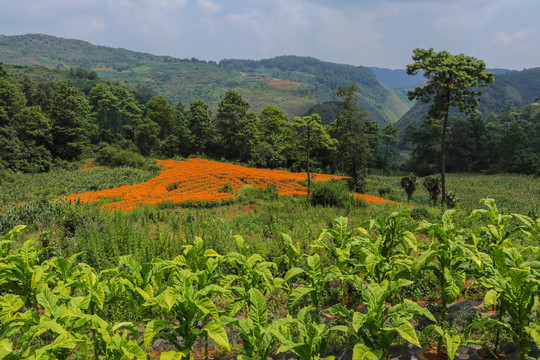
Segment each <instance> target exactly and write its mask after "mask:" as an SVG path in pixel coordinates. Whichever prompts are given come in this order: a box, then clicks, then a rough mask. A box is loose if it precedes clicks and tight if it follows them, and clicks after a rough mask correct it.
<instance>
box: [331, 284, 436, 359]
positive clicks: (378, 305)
mask: <svg viewBox="0 0 540 360" xmlns="http://www.w3.org/2000/svg"><path fill="white" fill-rule="evenodd" d="M411 283H412V282H411V281H409V280H405V279H399V280H397V281H387V280H384V281H382V282H381V283H380V284H379V283H375V282H373V283H371V284H370V285H369V286H367V287H366V288H365V289H363V290H362V300H363V303H364V304H365V305H366V313H365V314H364V313H361V312H358V311H355V310H349V309H347V308H346V307H344V306H343V305H341V304H336V305H334V306H332V307H331V308H330V313H332V314H339V315H341V316H342V317H343V318H344V319H345V320H346V321H347V322H348V323H349V324H350V325H351V326H352V330H351V328H350V327H349V326H344V325H338V326H334V327H333V328H332V330H334V331H342V332H345V333H347V334H350V335H352V336H353V337H355V338H356V339H358V340H359V341H361V343H359V344H358V345H356V346H355V347H354V353H353V359H364V358H366V359H378V360H385V359H387V357H388V350H389V348H390V345H391V344H392V343H394V342H395V341H396V340H397V339H398V338H400V337H401V338H402V339H404V340H405V341H407V342H409V343H411V344H414V345H416V346H420V343H419V341H418V337H417V335H416V331H415V329H414V327H413V325H412V324H411V320H412V318H413V317H414V316H415V315H423V316H425V317H427V318H428V319H430V320H431V321H436V320H435V318H434V317H433V315H432V314H431V313H430V312H429V310H427V309H426V308H423V307H421V306H420V305H418V304H417V303H415V302H412V301H410V300H405V301H404V302H403V303H401V304H397V305H394V306H392V307H390V308H387V307H386V301H387V299H388V297H389V296H390V294H392V292H394V291H395V290H396V289H399V288H401V287H404V286H408V285H410V284H411Z"/></svg>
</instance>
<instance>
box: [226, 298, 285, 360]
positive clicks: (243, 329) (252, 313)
mask: <svg viewBox="0 0 540 360" xmlns="http://www.w3.org/2000/svg"><path fill="white" fill-rule="evenodd" d="M221 319H222V321H223V322H224V323H227V324H228V325H229V327H232V325H235V326H236V327H237V328H238V331H239V332H240V337H241V338H242V340H243V342H244V349H245V351H246V355H239V356H238V360H266V359H268V354H269V352H270V350H271V348H272V341H273V339H274V336H273V335H272V329H273V328H274V326H275V324H273V323H272V320H271V317H270V316H269V314H268V308H267V306H266V301H265V299H264V295H263V294H262V293H261V292H260V291H259V290H257V289H254V288H253V289H250V290H249V316H248V317H247V318H246V319H245V320H242V319H240V318H232V317H226V316H223V317H222V318H221Z"/></svg>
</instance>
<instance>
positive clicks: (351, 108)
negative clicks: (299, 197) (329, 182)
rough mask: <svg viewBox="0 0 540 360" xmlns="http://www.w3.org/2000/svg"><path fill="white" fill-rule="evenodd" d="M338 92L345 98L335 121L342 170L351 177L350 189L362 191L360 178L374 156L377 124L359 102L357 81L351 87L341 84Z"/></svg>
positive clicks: (335, 134) (334, 131) (334, 134)
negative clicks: (360, 106) (362, 109)
mask: <svg viewBox="0 0 540 360" xmlns="http://www.w3.org/2000/svg"><path fill="white" fill-rule="evenodd" d="M337 96H338V97H340V98H341V99H342V102H341V103H340V109H341V113H340V115H339V116H338V117H337V119H336V120H335V121H334V123H332V136H333V137H334V138H335V139H336V140H337V141H338V144H337V150H338V151H337V154H338V159H339V160H340V162H341V170H342V171H344V172H345V173H346V174H347V175H348V176H350V177H351V179H352V184H353V186H352V189H351V190H353V191H361V192H362V191H363V189H362V186H361V183H360V179H363V178H364V176H365V174H364V173H365V169H367V167H368V166H369V163H370V162H371V161H372V160H373V159H374V153H375V151H374V148H375V145H376V140H377V134H376V133H377V131H378V126H377V125H376V124H375V123H374V122H373V121H371V120H369V119H367V114H366V113H365V112H363V111H361V109H360V108H359V107H358V105H357V103H356V102H357V101H358V100H359V98H360V96H359V95H358V88H357V86H356V83H355V82H352V83H351V85H350V86H349V87H346V86H340V87H339V88H338V91H337Z"/></svg>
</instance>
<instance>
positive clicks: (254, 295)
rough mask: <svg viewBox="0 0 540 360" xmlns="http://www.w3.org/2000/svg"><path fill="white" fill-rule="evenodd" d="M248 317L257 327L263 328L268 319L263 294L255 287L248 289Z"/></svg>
mask: <svg viewBox="0 0 540 360" xmlns="http://www.w3.org/2000/svg"><path fill="white" fill-rule="evenodd" d="M249 302H250V304H251V306H250V307H249V317H250V318H251V320H252V321H253V322H254V323H255V324H256V325H257V326H259V327H261V328H264V327H265V326H266V322H267V321H268V309H267V307H266V300H265V298H264V295H263V294H262V293H261V292H260V291H259V290H257V289H255V288H252V289H250V290H249Z"/></svg>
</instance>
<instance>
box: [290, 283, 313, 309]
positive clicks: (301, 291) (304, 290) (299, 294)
mask: <svg viewBox="0 0 540 360" xmlns="http://www.w3.org/2000/svg"><path fill="white" fill-rule="evenodd" d="M312 291H313V289H312V288H310V287H297V288H295V289H294V290H293V291H292V293H291V295H290V296H289V301H288V302H287V306H288V307H289V309H292V308H293V307H294V305H295V304H296V303H297V302H298V300H300V299H301V298H303V297H304V296H305V295H307V294H309V293H310V292H312Z"/></svg>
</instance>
